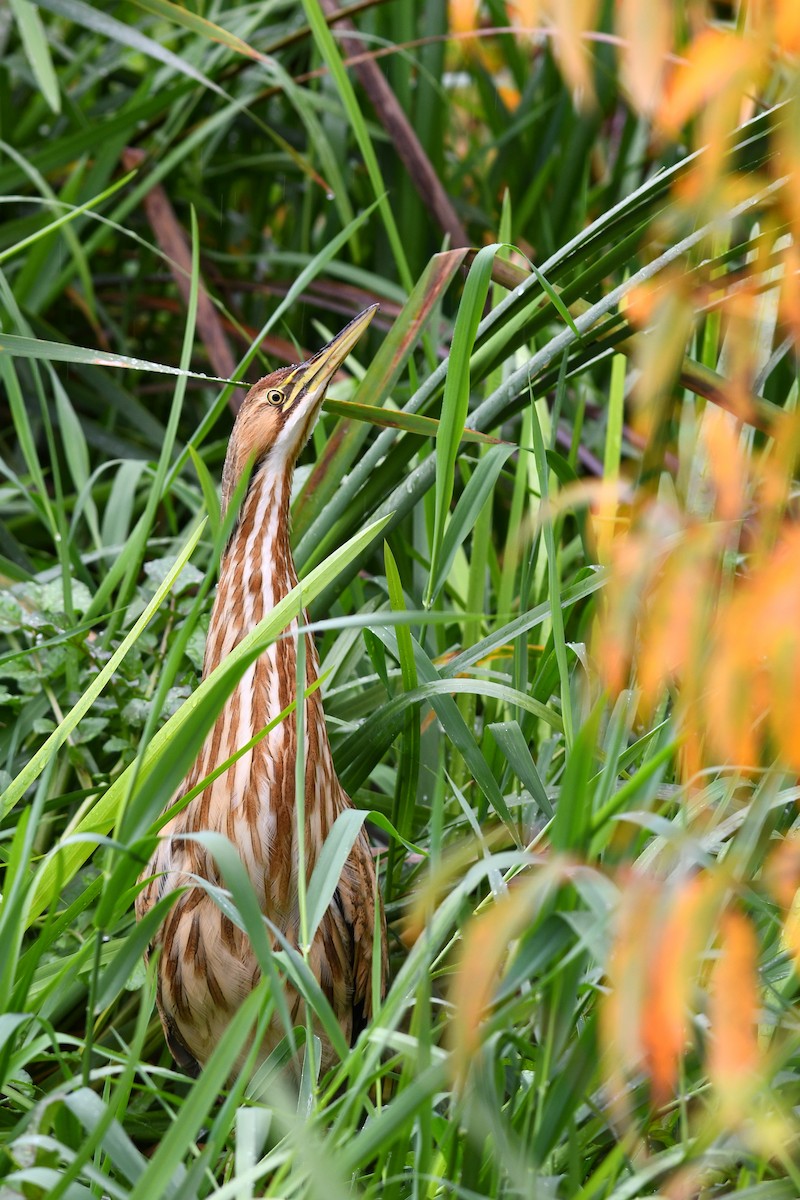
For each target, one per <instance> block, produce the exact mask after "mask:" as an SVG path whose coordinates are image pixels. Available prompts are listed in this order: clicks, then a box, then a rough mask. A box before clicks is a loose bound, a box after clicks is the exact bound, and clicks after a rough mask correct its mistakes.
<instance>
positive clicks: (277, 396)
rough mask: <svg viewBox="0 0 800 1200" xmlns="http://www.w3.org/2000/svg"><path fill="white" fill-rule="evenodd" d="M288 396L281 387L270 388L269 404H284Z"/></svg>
mask: <svg viewBox="0 0 800 1200" xmlns="http://www.w3.org/2000/svg"><path fill="white" fill-rule="evenodd" d="M285 399H286V397H285V396H284V394H283V392H282V391H281V390H280V389H279V388H270V389H269V391H268V392H267V404H274V405H276V406H277V405H279V404H283V402H284V400H285Z"/></svg>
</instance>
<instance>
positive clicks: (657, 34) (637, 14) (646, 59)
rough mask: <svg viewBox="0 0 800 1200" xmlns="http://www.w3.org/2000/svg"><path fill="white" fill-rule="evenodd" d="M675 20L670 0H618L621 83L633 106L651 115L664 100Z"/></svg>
mask: <svg viewBox="0 0 800 1200" xmlns="http://www.w3.org/2000/svg"><path fill="white" fill-rule="evenodd" d="M672 23H673V7H672V3H671V0H617V27H618V29H619V33H620V37H621V38H622V47H621V51H620V54H621V59H622V62H621V68H622V82H623V84H624V85H625V87H626V88H627V89H628V92H629V94H630V98H631V100H632V102H633V104H634V107H635V108H638V109H639V111H640V112H642V113H645V114H647V115H648V116H650V115H652V114H653V113H654V112H655V111H656V109H657V108H658V107H659V104H660V102H661V93H662V86H663V79H664V73H665V68H666V64H667V57H668V54H669V52H670V51H671V49H672V41H673V37H672Z"/></svg>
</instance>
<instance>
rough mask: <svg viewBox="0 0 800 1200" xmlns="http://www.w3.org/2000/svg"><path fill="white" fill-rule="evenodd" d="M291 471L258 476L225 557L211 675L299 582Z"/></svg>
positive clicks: (211, 634)
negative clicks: (291, 529) (291, 514)
mask: <svg viewBox="0 0 800 1200" xmlns="http://www.w3.org/2000/svg"><path fill="white" fill-rule="evenodd" d="M291 485H292V472H291V470H283V471H269V470H267V469H266V467H264V468H262V469H261V470H259V471H257V472H256V473H255V474H254V476H253V479H252V481H251V483H250V487H249V489H248V492H247V495H246V497H245V499H244V502H243V504H242V507H241V511H240V514H239V520H238V522H237V524H236V527H235V529H234V531H233V534H232V536H231V539H230V541H229V542H228V545H227V548H226V550H225V553H224V555H223V558H222V564H221V569H220V577H219V585H218V588H217V597H216V601H215V603H214V609H213V612H212V614H211V624H210V627H209V631H208V642H207V649H206V662H205V666H204V672H203V673H204V674H205V675H207V674H209V672H210V671H212V670H213V669H214V667H216V666H217V665H218V664H219V663H220V662H221V661H222V659H223V658H225V656H226V655H227V654H230V652H231V650H232V649H233V648H234V646H236V645H237V644H238V643H239V642H240V641H241V640H242V638H243V637H244V636H245V634H247V633H249V632H250V630H251V629H253V628H254V627H255V626H256V625H257V624H258V622H259V621H260V620H261V619H262V617H264V616H266V614H267V613H268V612H269V611H270V609H272V608H274V607H275V605H276V604H277V603H278V601H279V600H282V599H283V597H284V596H286V595H287V593H288V592H290V591H291V590H292V588H293V587H294V586H295V584H296V583H297V575H296V573H295V569H294V561H293V559H292V549H291V544H290V540H289V497H290V494H291Z"/></svg>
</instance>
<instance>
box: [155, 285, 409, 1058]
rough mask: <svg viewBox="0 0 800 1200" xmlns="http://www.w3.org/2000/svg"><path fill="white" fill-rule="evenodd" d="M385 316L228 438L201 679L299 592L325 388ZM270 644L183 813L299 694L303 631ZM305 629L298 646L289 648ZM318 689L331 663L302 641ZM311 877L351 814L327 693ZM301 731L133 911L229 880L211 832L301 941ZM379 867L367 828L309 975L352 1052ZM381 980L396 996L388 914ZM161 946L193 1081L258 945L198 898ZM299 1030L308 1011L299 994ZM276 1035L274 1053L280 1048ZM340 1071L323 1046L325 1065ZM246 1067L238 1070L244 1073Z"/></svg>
mask: <svg viewBox="0 0 800 1200" xmlns="http://www.w3.org/2000/svg"><path fill="white" fill-rule="evenodd" d="M374 313H375V307H373V308H370V309H367V310H365V312H363V313H361V314H360V315H359V316H358V317H356V318H355V319H354V320H353V321H351V322H350V324H349V325H348V326H347V327H346V328H345V329H344V330H342V332H341V333H340V334H339V335H338V337H336V338H335V339H334V340H333V341H332V342H331V343H330V344H329V345H328V346H326V347H325V348H324V349H323V350H321V351H320V352H319V353H318V354H316V355H315V356H314V357H313V358H311V359H309V360H308V362H306V363H301V364H300V365H299V366H296V367H286V368H283V369H281V370H279V371H275V372H273V374H271V375H269V376H267V377H266V378H265V379H262V380H261V381H260V382H259V383H257V384H256V385H255V387H253V388H252V389H251V390H250V392H249V393H248V395H247V397H246V399H245V401H244V403H243V405H242V408H241V410H240V412H239V415H238V417H237V419H236V422H235V424H234V428H233V432H232V434H231V439H230V443H229V446H228V453H227V456H226V460H225V467H224V471H223V481H222V503H223V509H225V508H226V507H227V506H228V504H229V502H230V500H231V496H232V494H233V491H234V489H235V487H236V484H237V482H238V481H239V479H240V478H241V476H242V474H243V472H244V471H245V470H246V469H247V468H248V467H249V466H250V464H251V463H252V473H251V476H250V482H249V486H248V488H247V493H246V495H245V498H244V501H243V502H242V505H241V508H240V510H239V515H238V519H237V522H236V525H235V527H234V530H233V533H232V535H231V537H230V540H229V542H228V545H227V547H226V549H225V552H224V554H223V557H222V563H221V568H220V577H219V584H218V588H217V594H216V599H215V602H214V607H213V610H212V613H211V622H210V626H209V631H208V640H207V644H206V654H205V661H204V665H203V675H204V676H206V675H208V674H209V673H210V672H211V671H213V670H214V669H215V667H217V666H218V665H219V663H220V662H222V660H223V659H224V658H225V657H226V655H228V654H230V652H231V651H232V650H233V649H234V647H235V646H236V645H238V643H239V642H240V641H241V640H242V638H243V637H244V636H245V634H247V633H248V632H249V631H250V630H251V629H252V628H253V627H254V626H255V625H256V624H257V623H258V622H259V621H260V620H261V619H262V617H264V616H265V615H266V614H267V613H268V612H269V611H270V610H271V609H272V608H273V607H274V606H275V605H276V604H277V603H278V601H279V600H280V599H281V598H282V597H283V596H285V595H286V594H287V593H288V592H289V591H290V590H291V589H292V588H293V587H294V586H295V584H296V583H297V576H296V575H295V569H294V562H293V559H292V552H291V546H290V542H289V497H290V490H291V482H292V474H293V471H294V465H295V462H296V460H297V457H298V455H299V453H300V451H301V449H302V448H303V446H304V445H305V442H306V440H307V438H308V436H309V434H310V432H311V429H312V428H313V425H314V423H315V421H316V419H317V416H318V414H319V410H320V406H321V404H322V400H323V397H324V395H325V391H326V389H327V386H328V384H329V382H330V380H331V378H332V377H333V375H334V373H335V372H336V370H337V369H338V367H339V366H340V364H341V363H342V362H343V361H344V359H345V358H346V357H347V354H348V353H349V352H350V349H351V348H352V347H353V345H355V342H356V341H357V340H358V338H359V337H360V335H361V333H362V332H363V331H364V329H365V328H366V326H367V325H368V324H369V322H370V321H371V319H372V317H373V316H374ZM297 627H298V623H297V621H293V622H292V623H291V625H290V626H289V627H288V629H287V631H286V635H285V636H283V637H281V638H279V639H278V640H277V641H276V642H274V643H273V645H271V646H270V647H269V648H268V649H267V650H266V651H265V652H264V653H263V654H262V655H261V657H260V658H259V659H257V660H256V662H255V663H253V664H252V665H251V666H250V667H249V668H248V670H247V671H246V672H245V674H244V675H243V677H242V679H241V680H240V682H239V683H238V685H237V686H236V688H235V690H234V691H233V693H232V694H231V695H230V697H229V698H228V700H227V701H226V703H225V706H224V708H223V709H222V711H221V713H220V714H219V716H218V718H217V720H216V722H215V724H214V727H213V729H212V730H211V732H210V734H209V735H208V737H207V738H206V741H205V743H204V745H203V747H202V749H201V751H200V754H199V755H198V757H197V759H196V761H195V763H194V765H193V767H192V769H191V771H190V772H189V774H188V775H187V777H186V779H185V780H184V781H183V783H182V785H181V787H180V789H179V791H178V793H177V794H176V796H174V797H173V799H172V802H171V803H174V802H175V801H176V800H178V799H180V797H181V796H182V795H185V794H186V792H188V791H189V790H190V789H192V788H193V787H194V786H195V785H196V784H197V783H198V782H200V781H201V780H203V779H205V778H206V776H208V775H209V774H210V773H211V772H212V771H213V770H214V769H215V768H216V767H217V766H218V765H219V764H220V763H221V762H224V761H225V760H226V759H227V758H228V757H229V756H230V755H231V754H232V753H234V752H235V751H236V750H237V749H238V748H239V747H241V746H243V745H245V743H247V742H248V741H249V740H250V739H251V738H252V737H253V736H254V735H255V734H256V733H258V732H259V731H260V730H262V729H263V728H264V727H265V726H266V725H267V724H268V723H269V722H270V721H271V720H272V719H273V718H275V717H277V716H278V715H279V714H280V713H281V712H282V711H283V710H284V709H285V708H286V707H287V706H288V705H289V704H290V703H291V701H292V700H293V699H294V696H295V692H296V672H297V657H296V636H297V635H296V630H297ZM292 631H295V637H292V636H291V634H292ZM305 636H306V678H307V682H308V683H309V684H310V683H312V682H313V681H314V680H315V679H316V678H317V676H318V671H319V663H318V659H317V652H316V647H315V645H314V639H313V637H312V636H311V635H310V634H306V635H305ZM304 745H305V839H304V840H305V874H306V879H310V877H311V874H312V872H313V869H314V865H315V863H316V860H317V857H318V854H319V851H320V849H321V848H322V845H323V843H324V841H325V838H326V836H327V834H328V832H329V830H330V828H331V826H332V825H333V823H334V821H335V820H336V817H337V816H338V815H339V813H340V812H342V810H343V809H346V808H349V807H351V804H350V800H349V798H348V797H347V795H346V794H345V792H344V790H343V789H342V786H341V784H340V783H339V780H338V778H337V775H336V771H335V769H334V765H333V759H332V756H331V748H330V743H329V741H328V734H327V731H326V727H325V717H324V713H323V710H322V701H321V698H320V693H319V691H315V692H313V693H312V694H311V695H310V696H308V697H307V699H306V702H305V734H304ZM296 754H297V734H296V723H295V717H294V713H292V714H291V715H290V716H289V717H287V718H285V719H284V720H283V721H282V722H280V724H278V725H277V726H276V728H275V729H274V730H272V731H271V732H270V733H269V734H268V735H267V736H266V737H265V738H263V739H262V740H261V741H259V742H258V743H257V745H255V746H254V747H253V748H252V749H251V750H248V751H247V753H245V754H244V755H242V757H241V758H239V759H238V760H237V762H235V763H234V764H233V765H232V766H230V767H229V768H228V769H227V770H226V771H225V772H224V773H222V774H221V775H220V776H219V777H218V778H217V779H215V780H214V781H213V783H211V784H209V786H208V787H206V788H205V790H204V791H203V792H201V793H200V794H199V795H198V796H196V797H195V799H194V800H192V801H191V802H190V804H188V805H187V807H186V808H184V809H183V811H181V812H180V813H179V814H178V815H177V816H176V817H173V818H172V820H171V821H169V823H168V824H166V825H165V826H164V828H163V830H162V837H161V840H160V841H159V844H158V847H157V849H156V851H155V854H154V855H153V858H152V859H151V861H150V863H149V864H148V866H147V868H146V869H145V871H144V872H143V873H142V876H141V878H142V880H143V881H144V882H145V886H144V887H143V889H142V891H141V892H140V893H139V895H138V898H137V901H136V914H137V917H138V918H139V919H141V918H142V917H143V916H144V914H145V913H146V912H148V911H149V910H150V909H151V908H152V906H153V905H154V904H155V903H156V902H157V901H158V900H159V899H160V898H161V897H162V896H163V895H165V894H167V893H168V892H170V891H172V890H174V889H176V888H181V887H186V886H187V884H190V882H191V880H190V878H189V877H190V876H191V875H197V876H200V877H201V878H204V879H208V880H209V881H211V882H213V883H219V878H218V874H217V871H216V868H215V865H214V861H213V859H212V858H211V857H210V856H209V855H208V854H207V853H206V852H205V851H204V849H203V848H202V846H201V845H200V844H199V843H197V842H196V841H191V840H186V839H185V838H182V837H181V835H182V834H186V833H194V832H199V831H201V830H213V831H216V832H218V833H222V834H224V835H225V836H226V837H228V838H229V839H230V840H231V841H232V842H233V844H234V845H235V846H236V847H237V849H238V852H239V855H240V857H241V859H242V862H243V864H244V866H245V868H246V869H247V872H248V874H249V876H250V879H251V881H252V884H253V887H254V888H255V891H256V895H257V896H258V899H259V902H260V904H261V908H262V911H263V912H264V914H265V915H266V916H267V917H268V918H269V920H270V921H271V922H273V923H274V924H275V925H276V926H277V927H278V928H279V929H280V930H281V931H282V932H283V933H284V935H285V936H286V937H287V938H288V939H289V940H290V941H291V942H292V943H294V944H297V942H298V936H299V912H298V903H297V876H298V847H297V817H296V812H295V762H296ZM375 896H376V887H375V868H374V864H373V860H372V855H371V853H370V848H369V844H368V842H367V838H366V834H365V833H364V832H363V831H362V833H361V835H360V836H359V838H358V839H357V840H356V843H355V845H354V847H353V850H352V852H351V854H350V856H349V858H348V860H347V862H346V863H345V867H344V870H343V872H342V876H341V879H340V882H339V886H338V888H337V890H336V892H335V893H334V898H333V901H332V903H331V905H330V907H329V909H328V911H327V912H326V914H325V916H324V918H323V920H322V922H321V925H320V927H319V930H318V932H317V935H316V937H315V939H314V942H313V944H312V947H311V951H310V965H311V967H312V970H313V971H314V974H315V975H316V977H317V979H318V980H319V982H320V985H321V987H322V990H323V992H324V993H325V994H326V996H327V998H328V1000H329V1001H330V1003H331V1005H332V1007H333V1010H334V1012H335V1013H336V1015H337V1017H338V1019H339V1022H340V1024H341V1026H342V1030H343V1032H344V1034H345V1037H346V1038H347V1039H348V1040H351V1038H352V1035H353V1031H354V1024H355V1023H356V1021H357V1019H358V1016H359V1013H363V1014H364V1015H367V1014H368V1012H369V1008H370V995H371V987H372V984H371V980H372V970H373V968H372V957H373V954H372V950H373V931H374V921H375ZM378 920H379V924H380V928H381V930H382V948H381V963H380V967H379V971H380V978H381V980H382V983H385V976H386V939H385V931H384V925H383V917H382V915H380V914H379V917H378ZM156 946H158V947H160V951H161V953H160V957H159V962H158V992H157V999H158V1008H159V1012H160V1014H161V1019H162V1022H163V1025H164V1031H165V1034H166V1038H167V1043H168V1045H169V1047H170V1050H171V1051H172V1053H173V1055H174V1057H175V1058H176V1060H177V1061H178V1063H179V1064H180V1065H181V1066H183V1067H184V1068H185V1069H188V1070H195V1069H196V1068H197V1066H198V1065H200V1066H202V1064H203V1063H204V1062H205V1061H206V1060H207V1058H208V1057H209V1055H210V1054H211V1051H212V1050H213V1049H214V1046H215V1045H216V1044H217V1042H218V1041H219V1038H220V1036H221V1034H222V1032H223V1030H224V1029H225V1026H226V1025H227V1023H228V1021H229V1020H230V1018H231V1016H232V1014H233V1013H234V1011H235V1010H236V1008H237V1007H238V1006H239V1004H241V1002H242V1001H243V1000H244V998H245V997H246V996H247V994H248V993H249V992H250V991H251V990H252V988H253V987H254V986H255V984H256V983H257V981H258V979H259V977H260V972H259V968H258V964H257V961H256V958H255V955H254V954H253V951H252V948H251V946H250V943H249V940H248V938H247V937H246V935H245V934H243V933H242V932H241V930H240V929H239V928H238V927H237V926H236V925H234V924H233V922H232V921H231V920H230V919H229V918H228V917H226V916H224V915H223V913H222V912H221V911H220V909H219V908H218V907H217V905H216V904H215V903H214V901H213V900H212V899H211V897H210V896H209V895H208V893H207V892H206V891H205V890H204V889H203V888H201V887H197V886H195V887H191V886H189V887H188V888H187V890H186V891H185V892H184V893H183V894H182V895H181V896H179V897H178V899H177V900H176V902H175V904H174V905H173V907H172V908H171V909H170V911H169V914H168V916H167V918H166V920H165V921H164V923H163V925H162V926H161V929H160V930H159V933H158V935H157V937H156V938H155V940H154V943H153V947H152V948H153V949H154V948H155V947H156ZM288 999H289V1006H290V1011H291V1013H292V1017H293V1019H294V1020H295V1021H296V1022H299V1023H302V1021H303V1013H302V1010H301V1002H300V998H299V997H298V996H297V994H296V993H294V992H293V991H291V990H290V991H289V995H288ZM283 1032H284V1031H283V1029H282V1027H280V1025H279V1024H278V1022H277V1020H276V1021H275V1022H274V1023H273V1027H272V1029H271V1030H270V1032H269V1034H268V1036H267V1039H266V1042H265V1044H264V1046H263V1047H262V1052H263V1053H262V1056H263V1055H265V1054H267V1053H268V1052H269V1051H270V1049H272V1047H273V1045H274V1044H275V1042H276V1041H277V1040H279V1038H280V1037H281V1036H282V1035H283ZM331 1060H332V1051H331V1048H330V1046H329V1045H328V1044H327V1043H326V1041H325V1039H324V1038H323V1066H327V1065H329V1063H330V1061H331ZM237 1065H238V1064H237Z"/></svg>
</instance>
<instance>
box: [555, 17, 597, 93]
mask: <svg viewBox="0 0 800 1200" xmlns="http://www.w3.org/2000/svg"><path fill="white" fill-rule="evenodd" d="M549 9H550V18H551V20H552V22H553V25H554V26H555V31H556V36H555V38H554V40H553V50H554V53H555V56H556V58H557V59H558V62H559V65H560V66H561V70H562V72H563V75H564V78H565V79H566V81H567V83H568V84H569V86H570V87H571V88H572V89H573V91H574V92H575V97H576V100H577V101H578V102H579V103H580V102H583V103H587V102H589V101H591V100H593V99H594V85H593V82H592V71H591V58H590V56H589V52H588V49H587V46H586V43H585V40H584V36H583V35H584V34H585V33H588V32H589V31H591V30H594V28H595V17H596V10H597V0H570V2H569V3H568V4H564V2H563V0H550V4H549Z"/></svg>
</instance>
